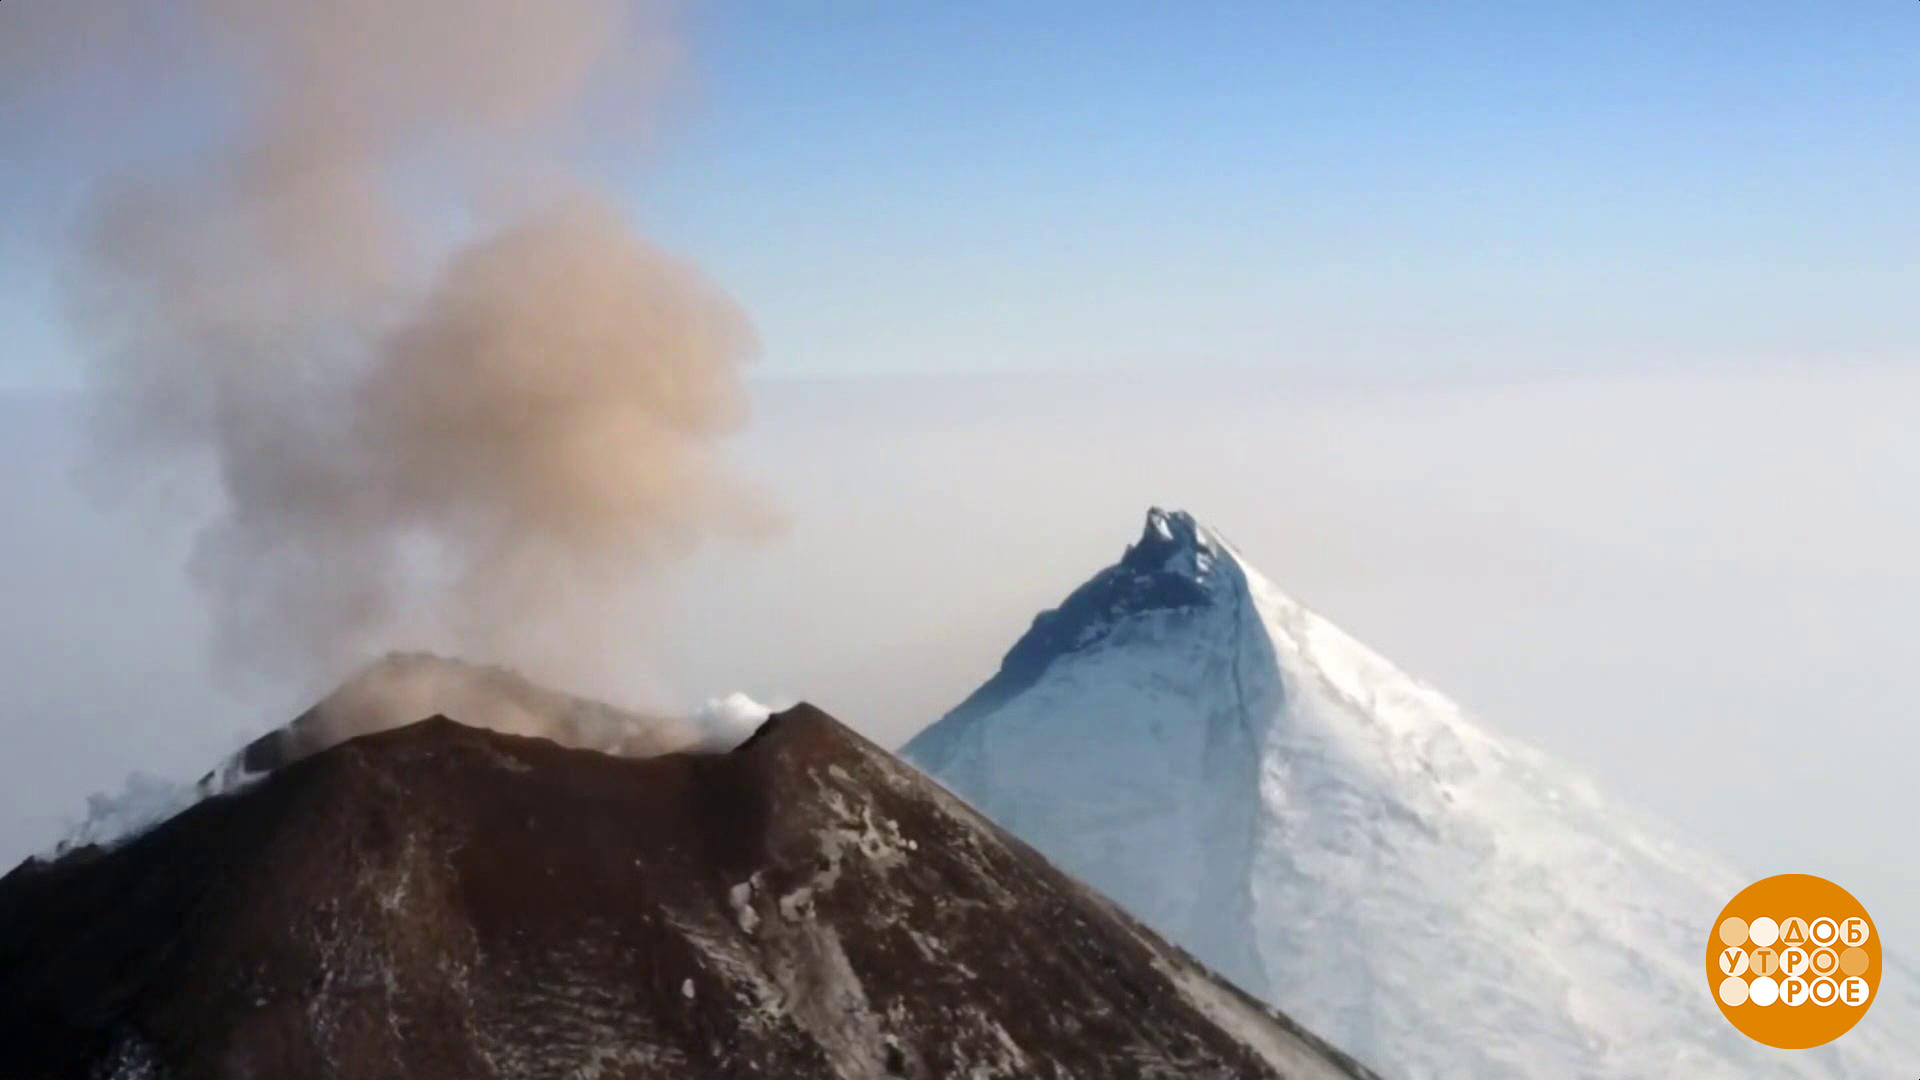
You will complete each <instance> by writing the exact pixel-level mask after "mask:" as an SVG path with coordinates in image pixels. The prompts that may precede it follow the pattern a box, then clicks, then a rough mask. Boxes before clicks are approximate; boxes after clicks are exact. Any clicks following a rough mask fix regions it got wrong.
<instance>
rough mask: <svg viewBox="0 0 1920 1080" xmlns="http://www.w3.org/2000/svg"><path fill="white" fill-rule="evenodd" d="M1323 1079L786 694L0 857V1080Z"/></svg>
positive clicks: (252, 792)
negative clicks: (761, 721) (717, 729)
mask: <svg viewBox="0 0 1920 1080" xmlns="http://www.w3.org/2000/svg"><path fill="white" fill-rule="evenodd" d="M1275 1075H1282V1076H1289V1077H1316V1078H1318V1077H1354V1076H1365V1075H1367V1074H1366V1073H1365V1072H1364V1071H1363V1070H1360V1069H1359V1068H1358V1067H1356V1066H1354V1065H1352V1064H1351V1063H1350V1062H1347V1061H1346V1060H1345V1059H1344V1058H1343V1057H1341V1056H1340V1055H1339V1054H1337V1053H1336V1052H1333V1051H1331V1050H1328V1049H1327V1048H1326V1047H1324V1046H1323V1045H1321V1044H1320V1043H1319V1042H1318V1041H1317V1040H1315V1039H1313V1038H1312V1037H1311V1036H1307V1035H1305V1034H1303V1033H1301V1032H1299V1031H1298V1030H1297V1029H1295V1028H1294V1027H1293V1026H1292V1025H1291V1024H1289V1023H1288V1022H1287V1021H1285V1020H1284V1019H1281V1018H1278V1017H1275V1016H1273V1015H1272V1014H1270V1013H1267V1012H1265V1011H1264V1010H1262V1009H1261V1008H1260V1007H1259V1006H1257V1005H1255V1004H1254V1003H1252V1002H1251V1001H1250V1000H1248V999H1247V998H1245V997H1243V996H1242V995H1240V994H1238V993H1237V992H1235V991H1233V990H1231V989H1229V988H1227V987H1225V986H1224V985H1223V984H1220V983H1218V982H1216V981H1214V980H1213V979H1212V977H1211V976H1208V975H1206V974H1205V973H1204V972H1202V971H1200V970H1199V969H1197V968H1195V967H1194V966H1193V965H1192V964H1191V962H1190V961H1189V960H1187V959H1186V958H1185V957H1184V956H1183V955H1182V954H1180V953H1178V952H1176V951H1175V950H1173V949H1171V948H1170V947H1168V946H1166V945H1164V944H1163V943H1161V942H1160V941H1159V940H1158V939H1157V938H1155V937H1153V936H1152V935H1151V934H1150V933H1148V932H1147V931H1145V930H1143V929H1142V928H1140V927H1139V926H1138V925H1137V924H1135V923H1133V922H1132V921H1131V920H1129V919H1127V918H1126V917H1125V916H1123V915H1121V914H1119V913H1118V912H1117V911H1116V910H1115V909H1113V908H1112V907H1111V906H1110V905H1108V904H1107V903H1106V902H1105V901H1103V900H1101V899H1100V898H1098V897H1097V896H1095V895H1093V894H1092V893H1090V892H1088V891H1087V890H1085V889H1084V888H1083V887H1081V886H1079V885H1077V884H1076V883H1074V882H1072V881H1070V880H1069V879H1067V878H1065V877H1063V876H1062V875H1060V874H1059V873H1058V872H1056V871H1054V870H1053V869H1052V868H1051V867H1050V866H1048V865H1047V864H1046V863H1045V862H1044V861H1043V860H1041V859H1040V858H1039V857H1038V856H1037V855H1035V854H1034V853H1033V852H1032V851H1031V850H1029V849H1028V848H1026V847H1024V846H1022V845H1020V844H1019V843H1018V842H1016V841H1013V840H1012V839H1010V838H1009V837H1008V836H1006V834H1004V833H1002V832H1000V831H999V830H997V829H995V828H993V827H992V826H990V825H988V824H986V823H985V822H984V821H983V820H982V819H981V818H979V817H978V816H977V815H975V814H974V813H973V812H972V811H970V810H968V809H966V808H965V807H964V806H962V805H961V804H960V803H959V802H958V801H956V800H954V799H953V798H952V797H950V796H948V795H946V794H945V793H944V792H942V791H941V790H940V789H939V788H937V787H936V786H935V785H933V784H932V783H931V782H930V781H928V780H926V779H925V778H923V777H922V776H920V775H919V774H918V773H916V772H914V771H913V770H912V769H910V768H909V767H907V766H905V765H902V764H901V763H900V762H899V761H898V760H897V759H895V758H894V757H893V756H892V755H890V754H887V753H886V752H884V751H882V750H880V749H878V748H877V747H874V746H873V745H871V744H870V743H867V742H866V741H864V740H862V739H860V738H859V737H857V736H855V735H853V734H852V733H851V732H849V731H848V730H847V729H845V728H844V727H842V726H840V725H839V724H838V723H836V722H835V721H833V720H832V719H830V718H829V717H827V716H826V715H825V714H823V713H821V712H819V711H817V710H814V709H811V708H807V707H804V706H803V707H801V708H798V709H795V710H792V711H790V712H787V713H784V714H782V715H780V716H777V717H775V718H774V719H773V720H771V721H769V722H768V723H767V725H766V726H765V727H763V728H762V729H761V731H760V732H759V734H757V735H755V736H754V738H753V739H752V740H750V741H749V742H748V743H747V744H746V745H744V746H742V747H741V748H740V749H738V750H736V751H734V752H732V753H730V754H722V755H671V756H666V757H657V758H651V759H644V760H634V759H626V758H616V757H609V756H605V755H601V754H596V753H592V752H588V751H579V750H566V749H562V748H560V747H558V746H555V745H553V744H551V743H548V742H544V741H540V740H531V739H522V738H515V737H512V736H505V735H498V734H493V733H489V732H484V731H479V730H475V729H471V728H466V727H462V726H460V725H458V724H455V723H453V722H452V721H449V720H446V719H444V718H435V719H433V720H429V721H426V722H423V723H420V724H416V725H413V726H411V727H407V728H403V729H401V730H398V731H393V732H389V733H386V734H382V735H374V736H367V737H364V738H361V739H356V740H354V741H352V742H349V743H346V744H344V745H341V746H337V747H335V748H333V749H331V750H327V751H325V752H322V753H320V754H317V755H315V756H313V757H311V758H308V759H306V760H304V761H302V762H300V763H298V764H295V765H292V766H290V767H288V768H286V769H284V770H282V771H280V772H278V773H275V774H274V775H272V776H271V777H269V778H267V779H266V780H264V781H262V782H260V783H258V784H256V785H255V786H254V787H252V788H250V789H249V790H247V791H245V792H243V793H241V794H239V795H235V796H230V797H224V798H219V799H214V800H210V801H208V802H204V803H202V804H200V805H199V806H196V807H195V808H193V809H192V810H190V811H188V812H187V813H185V814H183V815H181V816H180V817H178V818H175V819H174V820H173V821H171V822H169V823H167V824H166V825H164V826H162V827H160V828H159V829H157V830H155V831H153V832H151V833H148V834H147V835H145V836H144V837H141V838H140V839H138V840H136V841H134V842H133V843H131V844H128V845H126V846H124V847H122V848H119V849H117V850H114V851H112V852H110V853H106V854H99V853H93V852H81V853H77V854H75V855H72V856H70V857H68V858H66V859H63V860H61V861H60V862H58V863H56V864H53V865H50V866H49V865H44V864H34V863H29V864H27V865H25V866H22V867H21V868H20V869H17V870H15V871H14V872H13V873H12V874H10V875H8V876H7V877H6V878H4V879H0V1077H5V1078H6V1080H40V1078H54V1077H58V1078H62V1080H65V1078H75V1080H80V1078H85V1080H107V1078H113V1080H135V1078H141V1080H160V1078H177V1080H197V1078H203V1077H205V1078H212V1077H221V1078H228V1077H232V1078H240V1077H250V1078H251V1077H258V1078H264V1080H304V1078H308V1077H342V1078H352V1080H379V1078H383V1077H395V1078H398V1077H409V1078H414V1080H423V1078H425V1080H440V1078H445V1080H454V1078H460V1080H467V1078H480V1077H556V1078H559V1077H577V1078H583V1080H585V1078H595V1077H599V1078H607V1080H612V1078H638V1077H672V1078H675V1080H681V1078H688V1077H709V1076H711V1077H777V1078H781V1080H788V1078H802V1077H829V1076H839V1077H883V1076H909V1077H1061V1078H1065V1077H1074V1078H1092V1077H1154V1076H1165V1077H1172V1076H1180V1077H1192V1076H1209V1077H1213V1076H1217V1077H1260V1076H1275Z"/></svg>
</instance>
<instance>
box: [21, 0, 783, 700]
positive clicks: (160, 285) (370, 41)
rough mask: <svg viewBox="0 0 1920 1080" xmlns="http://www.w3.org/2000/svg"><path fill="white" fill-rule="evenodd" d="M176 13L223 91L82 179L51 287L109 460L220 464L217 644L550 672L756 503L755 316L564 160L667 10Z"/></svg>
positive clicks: (644, 58) (658, 79)
mask: <svg viewBox="0 0 1920 1080" xmlns="http://www.w3.org/2000/svg"><path fill="white" fill-rule="evenodd" d="M43 3H45V5H46V8H47V11H50V10H51V9H55V8H57V9H59V10H60V11H72V12H74V13H75V15H74V19H73V24H74V25H73V26H72V27H70V28H69V29H70V30H71V31H72V32H73V34H77V35H81V36H84V37H86V38H87V39H88V40H94V39H99V38H101V37H102V35H101V34H100V28H101V25H102V24H103V23H102V20H103V19H104V18H105V17H103V16H102V15H101V14H100V9H99V8H98V7H96V6H95V5H92V4H86V3H60V2H57V0H43ZM9 6H10V7H11V6H12V5H9ZM176 10H178V11H179V12H180V13H181V15H182V17H183V18H191V19H192V20H193V31H194V35H195V39H196V40H197V41H198V42H200V44H201V45H202V46H203V47H204V48H205V50H206V52H207V55H208V56H210V57H212V58H214V59H215V60H216V61H217V67H216V69H215V70H216V75H217V80H218V84H219V85H220V86H222V87H223V88H225V90H226V91H227V92H228V94H230V96H228V97H226V98H224V99H223V100H226V101H229V102H239V103H241V108H240V109H239V110H238V111H239V113H240V115H239V116H238V117H237V118H236V119H235V121H234V124H233V125H232V126H233V130H232V131H230V132H227V133H226V134H225V136H224V137H219V138H214V139H212V140H210V141H211V144H212V145H211V149H208V150H206V151H205V152H204V153H201V154H198V155H196V156H193V157H191V158H190V159H188V160H186V161H184V162H176V163H172V164H171V167H169V168H168V169H167V170H166V171H164V172H161V171H159V170H143V171H142V173H141V175H140V176H139V178H137V179H133V180H128V181H123V182H120V183H117V184H115V185H113V186H112V187H111V188H109V189H108V190H106V191H105V192H103V193H102V195H101V198H100V199H99V202H98V205H97V206H96V208H95V209H94V210H93V212H91V213H90V214H89V216H88V218H87V221H86V222H85V228H84V229H83V235H82V242H81V250H80V252H79V257H78V259H77V260H76V262H77V272H76V276H75V279H74V282H73V289H72V298H73V303H74V309H75V312H76V315H77V323H78V325H79V326H80V327H81V329H82V332H83V333H84V335H85V338H86V340H87V342H88V343H89V344H90V346H91V347H92V354H93V365H92V372H91V374H92V386H93V387H94V388H95V390H96V391H97V393H96V394H95V397H96V401H97V404H98V405H99V409H98V413H99V423H98V425H97V432H98V435H99V439H98V443H99V447H100V449H101V451H102V453H103V454H104V456H105V457H106V459H107V461H108V463H109V465H111V466H113V467H114V471H120V470H124V471H126V472H127V473H129V474H141V475H145V474H152V473H154V472H157V471H163V470H164V469H165V468H167V467H168V466H169V465H171V464H174V463H186V464H188V465H190V466H193V467H198V466H200V465H205V464H211V466H212V467H213V469H214V470H215V471H216V473H217V475H218V477H219V481H220V492H221V496H222V502H221V508H220V510H219V512H218V514H217V516H216V518H215V519H214V520H212V521H211V522H210V523H208V524H207V525H206V527H205V529H204V531H203V532H202V533H201V534H200V536H199V539H198V543H197V546H196V549H195V554H194V557H193V560H192V566H191V573H192V575H193V578H194V580H195V581H196V583H197V584H198V586H199V587H200V588H201V589H202V590H203V592H204V594H205V596H206V598H207V600H208V602H209V604H210V608H211V611H212V614H213V618H214V625H215V630H216V638H217V640H216V647H217V651H218V655H219V656H220V657H221V658H222V659H223V660H227V661H233V662H239V663H243V664H244V665H246V667H247V669H248V670H254V671H262V672H266V673H269V674H276V675H278V674H289V673H307V674H311V673H312V672H313V671H314V669H316V668H318V669H320V670H323V671H326V672H329V673H333V674H338V673H339V672H342V671H344V670H347V669H349V668H351V667H354V666H357V665H358V664H359V663H360V662H363V661H364V660H365V659H367V658H369V657H371V656H373V655H377V654H378V653H379V652H381V651H384V650H385V649H386V648H387V647H388V646H389V644H390V642H391V641H392V639H394V638H395V637H401V638H405V639H406V640H407V641H408V642H409V643H412V644H417V645H425V646H429V647H435V648H441V649H447V650H450V651H454V652H458V653H461V654H463V655H471V656H476V657H479V658H484V659H488V660H506V661H511V662H515V663H517V664H522V665H526V666H530V667H532V668H536V669H538V668H542V667H547V668H551V666H552V664H551V663H549V661H551V660H552V659H553V658H554V657H555V656H560V655H572V656H575V657H576V658H577V656H578V654H580V653H582V652H587V651H592V646H593V644H594V642H593V637H592V635H593V625H594V622H595V616H596V609H598V608H601V607H604V606H606V605H607V604H609V603H611V602H613V598H615V597H618V596H620V595H622V590H624V589H626V588H628V587H629V586H630V585H631V583H633V582H634V581H636V580H639V579H643V578H644V576H645V575H644V573H641V571H644V570H645V569H646V568H647V567H649V566H651V565H654V564H656V563H658V562H659V561H660V560H662V559H666V558H669V557H671V556H673V555H676V554H678V553H681V552H684V551H686V550H688V549H689V548H691V547H692V546H693V545H695V544H697V543H698V542H700V541H701V540H702V539H703V538H705V537H708V536H710V535H714V534H727V535H742V536H751V535H754V534H756V533H759V532H761V531H764V530H765V529H767V528H768V527H769V526H770V525H771V524H772V522H773V512H772V511H771V510H770V509H769V508H768V507H767V506H766V505H765V501H764V500H763V499H762V498H761V497H760V495H759V494H758V493H757V492H755V491H753V490H751V489H750V488H749V486H747V485H745V484H743V483H742V482H741V481H740V480H739V479H737V478H736V477H735V476H734V475H733V473H732V472H731V471H730V470H729V468H728V465H727V462H726V458H725V454H724V451H723V447H722V441H723V439H724V437H725V436H726V435H727V434H728V433H729V432H731V431H733V430H734V429H736V428H737V427H738V426H739V425H740V424H741V423H742V422H743V421H744V418H745V401H744V393H743V388H742V383H741V368H742V365H743V364H744V363H746V362H747V361H748V360H749V358H750V357H751V355H752V353H753V352H754V348H755V342H754V337H753V333H752V330H751V327H750V326H749V324H748V322H747V320H746V318H745V316H744V315H743V313H742V312H741V311H740V310H739V309H738V308H737V307H736V306H735V305H734V304H733V303H732V302H731V301H730V300H729V299H728V298H727V297H726V296H725V295H724V294H723V293H722V292H721V291H720V290H719V289H718V288H716V287H715V286H714V285H713V284H712V283H711V282H709V281H708V280H706V279H705V278H704V277H703V276H702V275H701V274H700V273H699V271H698V270H697V269H695V268H694V267H692V266H691V265H689V264H688V263H686V262H684V261H682V260H680V259H678V258H675V257H673V256H671V255H669V254H667V253H665V252H663V251H661V250H659V249H657V248H655V247H654V246H652V245H651V244H649V243H648V242H646V241H645V240H644V239H642V238H641V237H639V236H638V235H636V234H635V233H634V231H633V230H632V229H631V228H630V227H629V226H628V224H627V222H626V221H625V220H624V219H623V217H622V215H621V213H620V212H619V211H618V210H617V209H616V208H615V207H614V205H613V204H612V202H610V201H609V200H608V199H607V198H606V197H604V196H603V195H600V194H598V193H596V192H595V191H594V190H593V189H592V186H591V185H590V184H589V183H587V182H586V181H585V180H584V179H583V178H582V177H580V176H578V175H576V174H575V173H574V172H573V171H572V170H569V169H568V168H567V167H566V164H565V161H566V154H565V149H566V148H567V146H568V145H569V143H570V140H571V139H572V138H573V137H574V136H575V135H577V133H578V128H579V127H580V126H581V123H582V121H583V120H584V119H585V114H586V113H587V111H588V110H589V109H593V110H594V117H593V118H594V120H595V126H596V129H598V128H599V127H600V121H601V120H603V119H605V118H608V117H618V118H619V119H620V125H621V127H622V129H623V132H626V133H629V134H631V133H637V132H639V131H643V130H644V129H645V128H646V127H648V126H649V125H650V123H651V122H652V120H653V118H654V117H655V115H656V114H657V112H658V110H659V109H660V108H661V107H662V98H663V96H664V89H663V88H664V87H665V86H666V85H667V84H668V76H669V75H670V74H671V71H672V68H673V66H674V62H675V55H676V52H677V50H676V47H675V42H674V38H673V35H672V33H671V27H670V14H671V13H670V12H667V11H664V10H660V9H656V8H651V7H642V8H636V7H634V6H632V5H631V4H628V3H624V2H621V0H549V2H545V3H540V4H529V3H524V2H522V0H397V2H396V0H330V2H327V3H313V2H310V0H195V2H193V3H189V4H182V5H179V6H178V7H177V9H176ZM47 11H43V12H42V17H41V18H40V19H39V20H38V22H39V23H40V24H41V25H39V26H38V27H37V28H36V30H37V33H36V41H40V42H43V43H50V42H52V41H54V40H55V39H56V38H57V37H58V34H57V33H54V32H52V31H50V30H49V25H51V24H52V23H55V22H58V21H59V20H58V19H57V18H50V17H49V16H48V14H47ZM83 15H84V18H82V16H83ZM146 17H149V18H150V17H151V11H148V12H147V15H146ZM108 21H110V20H108ZM55 29H58V28H57V27H55ZM73 40H76V41H77V40H79V38H74V39H73ZM48 47H52V46H51V45H48ZM173 89H177V88H175V87H174V86H173V85H172V84H170V83H166V82H161V83H159V84H156V85H153V86H146V87H142V88H141V91H140V92H141V93H142V94H144V95H148V98H147V101H146V105H147V107H148V108H149V109H150V111H152V113H153V114H154V115H155V116H157V117H158V116H164V115H165V114H166V113H167V112H168V111H169V110H171V109H172V108H173V107H174V106H175V105H178V106H179V107H180V108H181V109H187V108H189V107H190V104H191V103H190V102H188V101H186V100H185V99H186V98H188V97H189V96H190V95H189V93H188V91H187V90H185V89H179V93H178V96H179V97H180V98H181V99H182V100H181V101H179V102H176V101H174V100H173V99H172V98H170V97H169V93H170V90H173ZM603 105H604V106H606V108H604V109H600V108H597V106H603ZM628 129H630V131H629V130H628Z"/></svg>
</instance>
